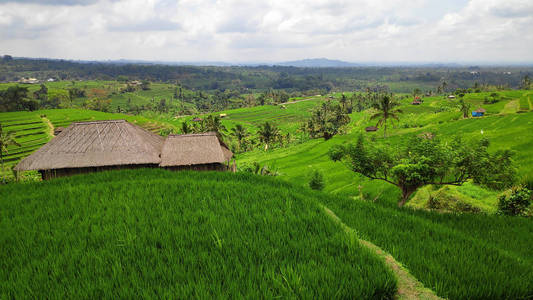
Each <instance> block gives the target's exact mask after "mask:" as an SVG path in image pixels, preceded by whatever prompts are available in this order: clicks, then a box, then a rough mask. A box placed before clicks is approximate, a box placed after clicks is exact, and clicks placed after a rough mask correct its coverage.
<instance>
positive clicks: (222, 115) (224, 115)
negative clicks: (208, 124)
mask: <svg viewBox="0 0 533 300" xmlns="http://www.w3.org/2000/svg"><path fill="white" fill-rule="evenodd" d="M218 116H219V117H221V118H225V117H227V116H228V114H220V115H218Z"/></svg>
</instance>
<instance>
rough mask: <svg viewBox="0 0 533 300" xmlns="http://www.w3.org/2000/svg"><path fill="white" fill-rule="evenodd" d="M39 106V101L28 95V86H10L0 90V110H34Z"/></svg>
mask: <svg viewBox="0 0 533 300" xmlns="http://www.w3.org/2000/svg"><path fill="white" fill-rule="evenodd" d="M38 108H39V102H38V101H36V100H34V99H30V98H29V97H28V88H27V87H21V86H18V85H17V86H10V87H9V88H7V90H5V91H0V112H1V111H4V112H5V111H21V110H29V111H34V110H36V109H38Z"/></svg>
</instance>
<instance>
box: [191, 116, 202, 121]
mask: <svg viewBox="0 0 533 300" xmlns="http://www.w3.org/2000/svg"><path fill="white" fill-rule="evenodd" d="M192 120H193V121H194V122H200V121H203V120H204V119H202V118H200V117H196V118H194V119H192Z"/></svg>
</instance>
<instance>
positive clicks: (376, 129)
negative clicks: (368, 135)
mask: <svg viewBox="0 0 533 300" xmlns="http://www.w3.org/2000/svg"><path fill="white" fill-rule="evenodd" d="M365 130H366V132H371V131H378V128H377V127H376V126H368V127H367V128H365Z"/></svg>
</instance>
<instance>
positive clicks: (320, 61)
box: [275, 58, 361, 68]
mask: <svg viewBox="0 0 533 300" xmlns="http://www.w3.org/2000/svg"><path fill="white" fill-rule="evenodd" d="M275 65H278V66H291V67H300V68H342V67H357V66H361V64H356V63H350V62H346V61H342V60H334V59H327V58H310V59H302V60H295V61H287V62H281V63H276V64H275Z"/></svg>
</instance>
